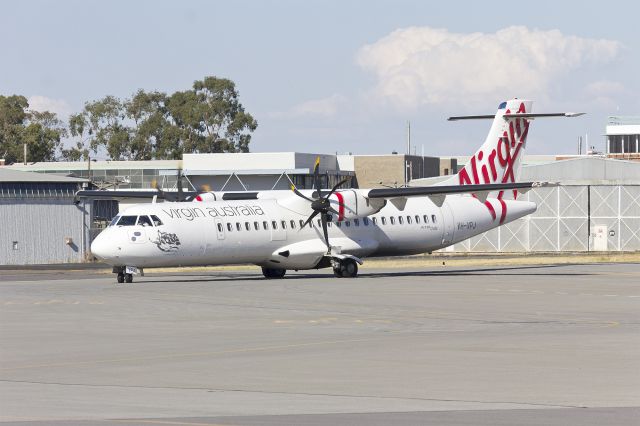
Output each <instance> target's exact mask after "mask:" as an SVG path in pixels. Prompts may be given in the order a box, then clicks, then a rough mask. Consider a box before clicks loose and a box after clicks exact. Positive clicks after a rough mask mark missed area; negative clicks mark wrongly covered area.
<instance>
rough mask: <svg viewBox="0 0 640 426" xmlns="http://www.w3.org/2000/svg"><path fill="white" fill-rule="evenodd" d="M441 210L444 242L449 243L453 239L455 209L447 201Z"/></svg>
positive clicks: (444, 243)
mask: <svg viewBox="0 0 640 426" xmlns="http://www.w3.org/2000/svg"><path fill="white" fill-rule="evenodd" d="M440 212H441V213H442V244H443V245H449V244H451V242H452V241H453V219H454V218H453V209H451V207H450V206H449V204H448V203H447V202H446V201H445V203H444V204H443V205H442V207H441V208H440Z"/></svg>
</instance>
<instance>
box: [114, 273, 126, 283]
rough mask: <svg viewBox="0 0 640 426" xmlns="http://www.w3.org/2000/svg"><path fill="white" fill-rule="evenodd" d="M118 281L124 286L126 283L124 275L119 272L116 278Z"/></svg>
mask: <svg viewBox="0 0 640 426" xmlns="http://www.w3.org/2000/svg"><path fill="white" fill-rule="evenodd" d="M116 280H118V283H119V284H122V283H123V282H124V274H123V273H122V272H118V275H117V276H116Z"/></svg>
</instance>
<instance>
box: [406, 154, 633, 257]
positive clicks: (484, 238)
mask: <svg viewBox="0 0 640 426" xmlns="http://www.w3.org/2000/svg"><path fill="white" fill-rule="evenodd" d="M525 159H526V157H525ZM525 162H526V160H525ZM520 180H521V181H544V182H556V183H558V186H553V187H545V188H537V189H535V190H532V191H529V192H527V193H526V194H524V195H522V196H521V197H522V198H521V199H524V200H529V201H534V202H535V203H536V204H537V205H538V210H537V211H536V212H535V213H533V214H531V215H529V216H525V217H523V218H521V219H518V220H516V221H514V222H512V223H509V224H507V225H505V226H501V227H499V228H496V229H493V230H491V231H489V232H486V233H484V234H481V235H478V236H476V237H473V238H471V239H469V240H466V241H463V242H461V243H458V244H455V245H453V246H450V247H447V248H446V249H445V251H452V252H483V253H486V252H494V253H497V252H516V253H523V252H560V251H577V252H589V251H635V250H640V162H637V161H623V160H615V159H611V158H607V157H605V156H593V155H583V156H577V157H573V158H570V159H567V160H560V161H551V162H547V163H535V164H530V165H525V166H523V168H522V174H521V176H520ZM420 182H422V184H424V183H425V180H423V181H420V180H418V181H414V182H412V184H413V185H416V184H418V185H419V184H420Z"/></svg>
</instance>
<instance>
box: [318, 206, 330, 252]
mask: <svg viewBox="0 0 640 426" xmlns="http://www.w3.org/2000/svg"><path fill="white" fill-rule="evenodd" d="M327 216H328V215H327V214H326V213H324V212H323V213H322V214H321V215H320V219H321V221H322V233H323V234H324V242H325V243H326V244H327V250H331V245H330V244H329V231H327Z"/></svg>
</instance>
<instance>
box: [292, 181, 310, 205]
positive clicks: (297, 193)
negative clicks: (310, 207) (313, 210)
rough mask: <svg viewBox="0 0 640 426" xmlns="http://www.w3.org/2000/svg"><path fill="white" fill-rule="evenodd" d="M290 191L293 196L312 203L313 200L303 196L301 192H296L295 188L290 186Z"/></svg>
mask: <svg viewBox="0 0 640 426" xmlns="http://www.w3.org/2000/svg"><path fill="white" fill-rule="evenodd" d="M291 190H292V191H293V193H294V194H296V195H297V196H298V197H301V198H304V199H305V200H307V201H309V202H311V203H313V200H312V199H311V198H309V197H307V196H306V195H304V194H303V193H302V192H300V191H298V188H296V187H295V186H293V185H291Z"/></svg>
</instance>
